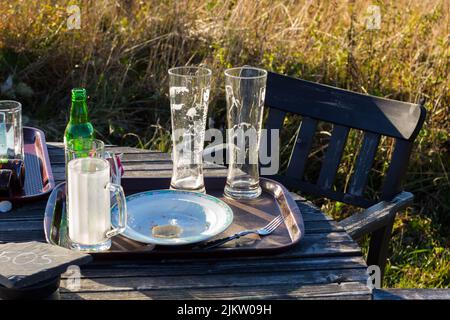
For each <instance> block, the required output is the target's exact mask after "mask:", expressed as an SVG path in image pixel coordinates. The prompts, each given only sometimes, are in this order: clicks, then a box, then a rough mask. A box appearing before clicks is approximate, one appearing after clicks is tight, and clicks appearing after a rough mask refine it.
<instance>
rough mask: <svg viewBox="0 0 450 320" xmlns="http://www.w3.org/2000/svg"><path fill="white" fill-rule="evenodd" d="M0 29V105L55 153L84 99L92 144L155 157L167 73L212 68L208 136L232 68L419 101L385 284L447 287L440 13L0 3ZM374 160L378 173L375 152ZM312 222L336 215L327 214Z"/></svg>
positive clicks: (161, 140) (428, 5)
mask: <svg viewBox="0 0 450 320" xmlns="http://www.w3.org/2000/svg"><path fill="white" fill-rule="evenodd" d="M68 4H79V5H80V6H81V11H82V16H81V24H82V28H81V30H67V28H66V19H67V17H68V14H67V13H66V7H67V5H68ZM370 4H375V5H379V6H380V8H381V29H380V30H368V29H367V28H366V18H367V7H368V6H369V5H370ZM0 17H1V19H0V82H1V83H2V84H5V83H6V82H5V81H6V80H7V78H8V77H9V76H12V78H11V79H12V80H13V86H12V87H11V88H9V90H6V89H5V90H2V92H1V95H0V97H1V98H5V97H12V98H16V99H19V100H21V101H22V102H24V106H25V113H26V115H27V116H28V117H29V118H30V119H32V121H31V120H30V122H32V123H33V125H37V126H41V127H43V128H44V129H45V130H46V132H47V135H48V136H49V138H50V139H57V140H61V136H62V131H63V129H64V126H65V123H66V120H67V116H68V112H67V110H68V106H69V90H70V88H72V87H75V86H85V87H86V88H87V89H88V92H89V93H90V112H91V117H92V119H93V122H94V124H95V128H96V130H97V135H98V136H99V137H101V138H102V139H104V140H106V141H109V142H115V143H123V144H130V145H138V146H141V147H148V148H157V149H160V150H162V151H167V150H168V149H169V146H170V143H169V141H170V140H169V138H168V137H169V135H168V132H169V131H168V130H169V129H170V127H169V123H168V118H169V117H168V116H169V108H168V101H167V97H166V93H167V84H166V80H167V79H166V70H167V69H168V68H169V67H171V66H174V65H183V64H206V65H208V66H209V67H211V68H212V69H213V71H214V74H215V89H214V90H213V94H214V98H213V102H212V103H211V109H214V110H215V111H214V113H212V114H213V115H214V117H215V118H216V123H221V122H223V114H224V106H225V105H224V100H223V92H222V87H223V79H222V76H221V74H222V70H223V69H224V68H226V67H229V66H235V65H243V64H251V65H256V66H261V67H264V68H267V69H270V70H273V71H276V72H280V73H285V74H289V75H294V76H298V77H301V78H304V79H308V80H313V81H317V82H321V83H326V84H331V85H334V86H338V87H342V88H347V89H351V90H355V91H359V92H364V93H369V94H374V95H379V96H385V97H390V98H393V99H399V100H403V101H411V102H418V101H419V100H420V99H421V98H425V99H426V108H427V110H428V118H427V121H426V124H425V126H424V129H423V130H422V132H421V133H420V135H419V137H418V139H417V144H416V149H415V153H414V156H413V158H412V159H411V163H410V167H409V174H408V177H407V181H406V182H405V188H406V189H408V190H409V191H413V192H414V193H415V194H416V204H415V206H414V208H413V210H412V211H411V212H408V213H405V214H404V215H402V216H401V217H399V219H398V221H397V222H396V228H395V236H394V240H393V254H392V258H391V260H390V263H389V266H388V274H387V278H388V285H390V286H422V287H427V286H429V287H433V286H440V287H445V286H449V284H450V280H449V278H450V271H449V268H448V265H449V262H450V257H449V256H450V254H449V244H450V238H449V234H450V218H449V217H450V216H449V215H448V211H449V210H450V181H449V173H448V168H449V167H450V143H449V132H450V130H449V129H450V121H449V120H450V116H449V109H448V106H449V100H450V94H449V91H448V88H449V87H450V83H449V77H448V71H449V61H450V50H449V21H450V17H449V2H448V1H446V0H429V1H412V0H410V1H407V0H398V1H394V0H390V1H368V0H365V1H351V0H347V1H345V0H342V1H311V0H303V1H268V0H261V1H249V0H248V1H246V0H234V1H218V0H216V1H215V0H210V1H208V0H196V1H188V0H178V1H175V0H172V1H170V0H167V1H132V0H122V1H112V0H110V1H106V0H100V1H50V0H40V1H31V0H30V1H20V0H0ZM294 124H295V121H294V120H288V123H287V125H288V126H289V125H291V126H292V127H293V126H294ZM358 145H359V144H358V135H357V134H355V135H354V136H352V139H351V141H350V143H349V146H348V147H347V150H346V151H347V154H348V156H346V157H345V158H344V163H343V165H342V166H341V168H340V171H342V172H348V170H351V166H352V163H353V159H354V154H355V152H356V151H357V146H358ZM383 148H384V149H383V154H381V155H379V159H378V160H377V164H378V166H379V168H380V169H379V170H380V171H381V172H382V171H383V168H385V167H386V161H385V159H386V158H387V156H388V155H389V154H390V152H391V150H392V148H391V144H390V142H389V141H388V140H387V141H385V142H384V143H383ZM376 183H377V181H373V185H371V187H372V189H375V185H376ZM324 209H327V210H328V211H329V212H330V213H331V214H333V215H335V216H341V215H343V214H345V212H346V209H345V207H344V206H342V205H340V204H338V205H335V204H333V205H331V204H329V203H328V204H324Z"/></svg>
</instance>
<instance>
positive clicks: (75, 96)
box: [72, 88, 87, 101]
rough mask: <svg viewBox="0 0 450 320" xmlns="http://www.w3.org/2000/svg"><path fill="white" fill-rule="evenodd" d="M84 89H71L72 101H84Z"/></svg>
mask: <svg viewBox="0 0 450 320" xmlns="http://www.w3.org/2000/svg"><path fill="white" fill-rule="evenodd" d="M86 96H87V94H86V89H84V88H74V89H72V100H74V101H80V100H86Z"/></svg>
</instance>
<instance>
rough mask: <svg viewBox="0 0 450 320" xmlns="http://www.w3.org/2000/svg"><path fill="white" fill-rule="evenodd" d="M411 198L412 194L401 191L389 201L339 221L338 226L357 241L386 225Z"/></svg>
mask: <svg viewBox="0 0 450 320" xmlns="http://www.w3.org/2000/svg"><path fill="white" fill-rule="evenodd" d="M413 198H414V196H413V194H412V193H410V192H405V191H403V192H401V193H399V194H397V195H396V196H395V197H394V198H393V199H392V200H391V201H380V202H378V203H377V204H375V205H373V206H371V207H369V208H367V209H366V210H364V211H363V212H360V213H355V214H353V215H352V216H350V217H348V218H346V219H344V220H342V221H340V222H339V224H340V225H341V226H342V227H343V228H344V229H345V231H347V233H348V234H349V235H350V236H351V237H352V238H353V239H359V238H361V237H362V236H364V235H365V234H368V233H371V232H373V231H375V230H377V229H379V228H381V227H383V226H384V225H386V223H387V222H388V221H389V219H390V218H391V217H392V216H393V215H394V216H395V214H396V213H397V212H398V211H400V210H403V209H405V208H406V207H408V206H409V205H410V204H411V203H412V200H413Z"/></svg>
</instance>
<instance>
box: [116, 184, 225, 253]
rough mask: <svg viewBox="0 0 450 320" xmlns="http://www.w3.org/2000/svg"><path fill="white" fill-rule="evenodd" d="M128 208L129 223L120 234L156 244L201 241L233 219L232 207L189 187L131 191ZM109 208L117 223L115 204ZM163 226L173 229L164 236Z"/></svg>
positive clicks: (222, 228) (221, 230)
mask: <svg viewBox="0 0 450 320" xmlns="http://www.w3.org/2000/svg"><path fill="white" fill-rule="evenodd" d="M127 209H128V223H127V228H126V229H125V231H124V233H123V234H122V235H123V236H125V237H127V238H129V239H132V240H135V241H139V242H143V243H150V244H157V245H185V244H191V243H196V242H200V241H204V240H207V239H209V238H212V237H214V236H216V235H218V234H219V233H221V232H223V231H225V230H226V229H227V228H228V227H229V226H230V224H231V222H232V221H233V211H232V210H231V208H230V207H229V206H228V205H227V204H226V203H224V202H223V201H221V200H219V199H217V198H215V197H213V196H210V195H206V194H202V193H196V192H188V191H177V190H154V191H145V192H140V193H137V194H133V195H131V196H128V197H127ZM112 210H113V211H112V213H113V219H112V224H113V225H114V226H116V225H117V216H118V211H117V206H116V205H115V206H113V208H112ZM168 226H169V227H168ZM163 230H166V231H167V230H172V231H174V230H175V231H176V232H170V233H171V234H172V237H166V235H165V232H164V231H163ZM161 233H162V235H163V236H161ZM173 234H175V236H173Z"/></svg>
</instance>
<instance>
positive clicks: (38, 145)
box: [0, 127, 55, 203]
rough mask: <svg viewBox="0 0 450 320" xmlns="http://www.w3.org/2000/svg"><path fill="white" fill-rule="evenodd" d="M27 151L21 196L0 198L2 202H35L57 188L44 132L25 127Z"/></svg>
mask: <svg viewBox="0 0 450 320" xmlns="http://www.w3.org/2000/svg"><path fill="white" fill-rule="evenodd" d="M23 141H24V151H25V161H24V162H25V185H24V188H23V190H22V193H21V194H17V195H15V196H14V197H13V198H6V197H0V201H3V200H8V201H11V202H13V203H21V202H26V201H34V200H39V199H42V198H43V197H45V196H47V195H48V194H49V193H50V192H51V191H52V190H53V188H54V187H55V179H54V178H53V173H52V167H51V165H50V158H49V156H48V150H47V144H46V142H45V135H44V132H43V131H41V130H39V129H36V128H31V127H23Z"/></svg>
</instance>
